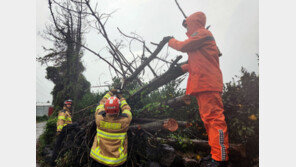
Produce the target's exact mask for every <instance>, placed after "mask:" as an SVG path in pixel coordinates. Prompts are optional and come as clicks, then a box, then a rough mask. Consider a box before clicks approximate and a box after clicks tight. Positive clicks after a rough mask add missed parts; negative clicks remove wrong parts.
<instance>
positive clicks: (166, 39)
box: [162, 36, 174, 41]
mask: <svg viewBox="0 0 296 167" xmlns="http://www.w3.org/2000/svg"><path fill="white" fill-rule="evenodd" d="M172 38H174V37H172V36H166V37H164V38H163V39H162V41H169V40H170V39H172Z"/></svg>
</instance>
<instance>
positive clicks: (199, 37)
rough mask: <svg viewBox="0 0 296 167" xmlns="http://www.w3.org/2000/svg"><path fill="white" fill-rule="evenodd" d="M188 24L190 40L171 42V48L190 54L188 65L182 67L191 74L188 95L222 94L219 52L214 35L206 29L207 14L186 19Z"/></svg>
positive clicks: (198, 14)
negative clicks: (201, 93) (202, 93)
mask: <svg viewBox="0 0 296 167" xmlns="http://www.w3.org/2000/svg"><path fill="white" fill-rule="evenodd" d="M186 24H187V33H186V35H187V36H188V39H187V40H185V41H178V40H176V39H174V38H173V39H171V40H170V41H169V46H170V47H172V48H174V49H176V50H178V51H181V52H187V54H188V64H187V65H183V66H182V69H183V70H185V71H188V72H189V77H188V82H187V89H186V94H187V95H194V94H196V93H199V92H204V91H218V92H222V89H223V81H222V73H221V70H220V67H219V56H218V55H219V51H218V48H217V46H216V42H215V39H214V37H213V35H212V33H211V32H210V31H209V30H206V29H205V24H206V16H205V14H204V13H202V12H197V13H194V14H192V15H190V16H189V17H188V18H187V19H186Z"/></svg>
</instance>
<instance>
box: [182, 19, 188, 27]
mask: <svg viewBox="0 0 296 167" xmlns="http://www.w3.org/2000/svg"><path fill="white" fill-rule="evenodd" d="M182 26H183V27H185V28H187V23H186V19H184V20H183V22H182Z"/></svg>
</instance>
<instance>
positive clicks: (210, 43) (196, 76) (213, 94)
mask: <svg viewBox="0 0 296 167" xmlns="http://www.w3.org/2000/svg"><path fill="white" fill-rule="evenodd" d="M205 24H206V16H205V14H204V13H202V12H196V13H194V14H192V15H190V16H189V17H188V18H186V20H184V21H183V26H184V27H186V28H187V33H186V35H187V36H188V39H187V40H185V41H178V40H176V39H174V38H173V37H172V39H170V40H169V46H170V47H172V48H173V49H176V50H178V51H181V52H187V54H188V64H185V65H183V66H182V67H181V68H182V70H183V71H184V72H189V78H188V82H187V88H186V95H193V96H195V97H196V99H197V102H198V105H199V112H200V116H201V119H202V121H203V123H204V125H205V128H206V131H207V134H208V140H209V145H210V146H211V155H210V156H211V157H208V158H206V160H207V161H208V164H209V165H208V166H220V165H223V164H225V162H221V161H228V148H229V143H228V132H227V125H226V122H225V117H224V114H223V111H224V109H223V103H222V98H221V93H222V89H223V80H222V73H221V70H220V67H219V56H218V55H219V54H220V52H219V49H218V48H217V45H216V42H215V40H214V37H213V35H212V33H211V32H210V31H208V30H207V29H205ZM211 164H212V165H211ZM215 164H216V165H215Z"/></svg>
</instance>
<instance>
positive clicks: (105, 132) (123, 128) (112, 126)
mask: <svg viewBox="0 0 296 167" xmlns="http://www.w3.org/2000/svg"><path fill="white" fill-rule="evenodd" d="M112 95H113V94H112V93H111V92H108V93H107V94H106V95H105V96H104V98H103V99H102V100H101V101H100V105H99V106H98V107H97V109H96V113H95V121H96V125H97V135H96V137H95V138H94V142H93V145H92V148H91V152H90V157H91V158H93V159H94V160H95V161H97V162H99V163H101V164H104V165H107V166H119V165H122V164H123V163H124V162H126V160H127V147H128V139H127V130H128V127H129V124H130V122H131V120H132V113H131V112H130V106H129V105H128V104H127V102H126V100H125V99H124V98H121V99H120V101H121V105H120V108H121V110H122V111H123V112H122V115H125V116H122V115H119V116H116V117H114V116H112V115H109V114H106V113H105V111H104V110H105V107H104V104H105V105H107V104H106V102H107V100H109V98H110V97H109V96H112ZM107 97H108V98H107ZM109 104H110V100H109Z"/></svg>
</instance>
